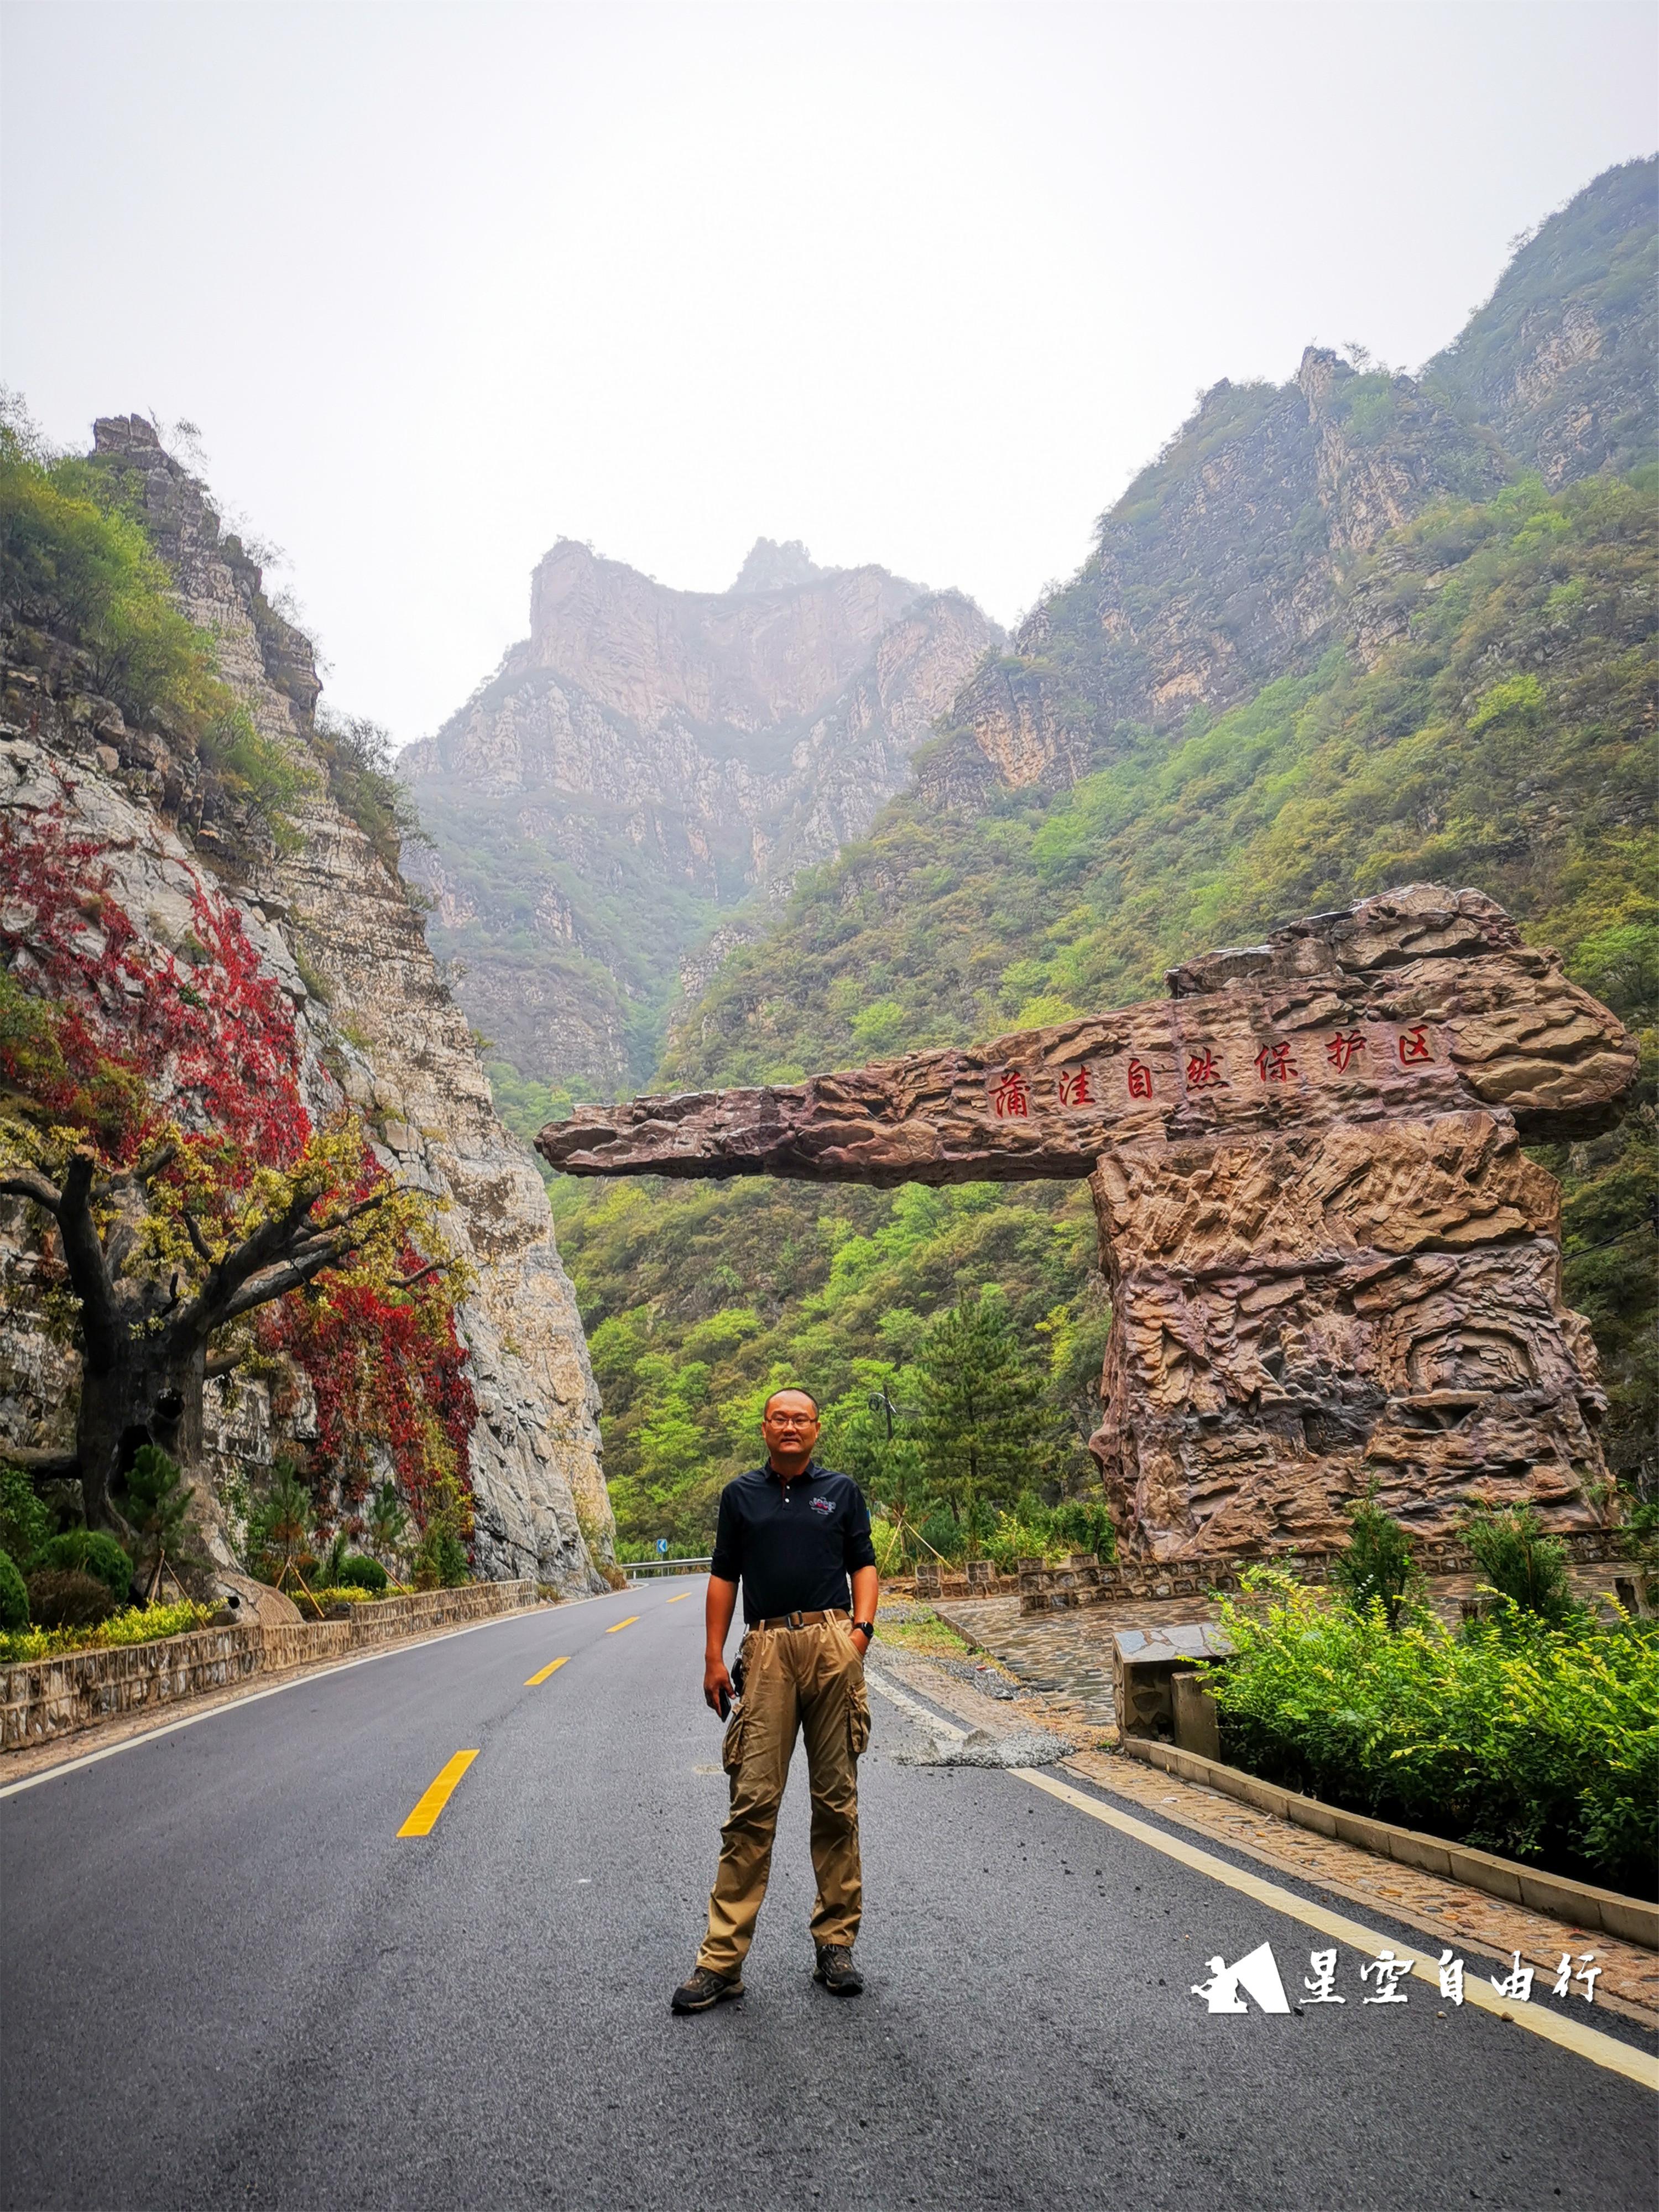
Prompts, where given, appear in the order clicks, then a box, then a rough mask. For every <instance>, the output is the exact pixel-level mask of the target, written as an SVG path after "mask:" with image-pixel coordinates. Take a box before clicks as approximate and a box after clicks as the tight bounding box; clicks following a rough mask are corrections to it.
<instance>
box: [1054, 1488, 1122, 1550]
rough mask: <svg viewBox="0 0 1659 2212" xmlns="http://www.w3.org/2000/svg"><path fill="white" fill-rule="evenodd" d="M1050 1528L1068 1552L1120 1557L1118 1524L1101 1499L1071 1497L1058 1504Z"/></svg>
mask: <svg viewBox="0 0 1659 2212" xmlns="http://www.w3.org/2000/svg"><path fill="white" fill-rule="evenodd" d="M1048 1525H1049V1528H1050V1530H1051V1532H1052V1533H1053V1534H1054V1536H1055V1537H1056V1538H1057V1539H1058V1540H1059V1541H1060V1542H1062V1543H1063V1544H1064V1545H1065V1546H1066V1549H1067V1550H1068V1551H1073V1552H1092V1553H1094V1555H1095V1557H1096V1559H1115V1558H1116V1557H1117V1524H1116V1522H1115V1521H1114V1520H1113V1519H1112V1516H1111V1515H1110V1513H1109V1512H1108V1510H1106V1501H1105V1500H1104V1498H1066V1500H1065V1502H1064V1504H1060V1505H1056V1506H1055V1508H1054V1512H1053V1514H1052V1515H1051V1516H1050V1518H1049V1523H1048Z"/></svg>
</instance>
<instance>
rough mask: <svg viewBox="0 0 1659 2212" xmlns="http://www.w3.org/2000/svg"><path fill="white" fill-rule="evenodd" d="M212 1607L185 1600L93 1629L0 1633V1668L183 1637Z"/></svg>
mask: <svg viewBox="0 0 1659 2212" xmlns="http://www.w3.org/2000/svg"><path fill="white" fill-rule="evenodd" d="M212 1619H213V1607H211V1606H210V1605H198V1604H197V1602H196V1601H195V1600H194V1599H193V1598H185V1599H183V1600H181V1601H180V1602H179V1604H177V1605H131V1606H129V1607H127V1608H126V1610H125V1612H124V1613H114V1614H112V1616H111V1617H110V1619H109V1620H105V1621H100V1623H99V1624H98V1626H96V1627H95V1628H27V1627H25V1628H21V1629H18V1630H17V1631H15V1632H14V1633H12V1634H10V1635H8V1634H5V1633H4V1632H0V1667H15V1666H18V1665H21V1663H22V1662H24V1661H25V1660H28V1659H51V1658H52V1657H54V1656H56V1655H57V1654H58V1652H60V1651H100V1650H107V1649H108V1648H109V1647H110V1646H111V1645H112V1644H153V1643H155V1642H156V1641H157V1640H158V1639H159V1638H161V1637H164V1636H185V1635H187V1634H188V1633H189V1632H190V1631H191V1630H192V1629H196V1628H205V1627H206V1626H208V1625H209V1623H210V1621H211V1620H212Z"/></svg>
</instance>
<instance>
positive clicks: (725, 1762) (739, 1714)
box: [720, 1705, 748, 1775]
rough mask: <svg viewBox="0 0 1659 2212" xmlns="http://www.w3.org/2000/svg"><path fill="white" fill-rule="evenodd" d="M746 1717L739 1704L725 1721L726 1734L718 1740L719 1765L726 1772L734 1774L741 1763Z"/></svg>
mask: <svg viewBox="0 0 1659 2212" xmlns="http://www.w3.org/2000/svg"><path fill="white" fill-rule="evenodd" d="M747 1717H748V1716H747V1715H746V1714H745V1713H744V1710H743V1707H742V1706H741V1705H739V1706H738V1709H737V1711H735V1712H734V1713H733V1714H732V1717H731V1719H730V1720H729V1721H727V1723H726V1734H725V1735H724V1737H723V1738H722V1739H721V1741H720V1765H722V1766H723V1767H724V1768H725V1769H726V1772H727V1773H728V1774H733V1775H734V1774H736V1772H737V1771H738V1768H739V1767H740V1766H741V1765H743V1730H744V1721H745V1720H746V1719H747Z"/></svg>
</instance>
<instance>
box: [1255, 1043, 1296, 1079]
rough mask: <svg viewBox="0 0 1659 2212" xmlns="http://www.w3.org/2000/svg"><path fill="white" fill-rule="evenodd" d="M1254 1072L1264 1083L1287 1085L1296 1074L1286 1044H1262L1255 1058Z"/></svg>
mask: <svg viewBox="0 0 1659 2212" xmlns="http://www.w3.org/2000/svg"><path fill="white" fill-rule="evenodd" d="M1255 1072H1256V1073H1257V1074H1258V1075H1259V1076H1260V1077H1261V1080H1262V1081H1263V1082H1264V1083H1288V1082H1289V1081H1290V1080H1291V1077H1292V1076H1293V1075H1295V1073H1297V1066H1296V1062H1295V1061H1294V1060H1292V1059H1291V1048H1290V1047H1289V1045H1287V1044H1264V1045H1263V1046H1262V1048H1261V1051H1260V1052H1259V1053H1257V1054H1256V1056H1255Z"/></svg>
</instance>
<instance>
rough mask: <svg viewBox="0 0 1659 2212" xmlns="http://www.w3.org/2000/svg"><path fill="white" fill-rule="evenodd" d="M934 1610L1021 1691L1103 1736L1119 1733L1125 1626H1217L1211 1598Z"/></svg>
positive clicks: (1004, 1600)
mask: <svg viewBox="0 0 1659 2212" xmlns="http://www.w3.org/2000/svg"><path fill="white" fill-rule="evenodd" d="M934 1610H935V1611H936V1612H937V1613H939V1617H940V1619H941V1620H948V1621H949V1622H950V1624H951V1627H952V1628H954V1629H955V1630H957V1632H958V1634H960V1635H963V1636H965V1637H966V1638H968V1641H969V1643H970V1644H976V1645H978V1646H979V1647H980V1648H981V1649H982V1650H986V1651H988V1652H990V1653H991V1654H992V1655H993V1656H994V1657H996V1658H998V1659H1000V1661H1001V1662H1002V1664H1003V1665H1004V1666H1005V1667H1006V1668H1007V1669H1008V1672H1009V1673H1010V1674H1012V1676H1013V1677H1014V1679H1015V1680H1016V1681H1017V1682H1018V1684H1019V1685H1020V1686H1021V1688H1022V1689H1026V1690H1031V1691H1035V1692H1040V1693H1042V1694H1043V1695H1044V1696H1045V1697H1048V1698H1054V1699H1058V1700H1059V1701H1060V1703H1061V1704H1062V1705H1064V1706H1065V1707H1066V1709H1067V1711H1074V1712H1075V1713H1076V1715H1077V1716H1078V1717H1079V1719H1081V1720H1083V1721H1084V1722H1085V1723H1087V1724H1088V1725H1089V1726H1090V1727H1091V1728H1093V1729H1097V1730H1104V1729H1112V1728H1115V1726H1116V1724H1117V1712H1116V1708H1115V1704H1114V1701H1113V1697H1112V1638H1113V1637H1114V1635H1115V1633H1116V1632H1117V1631H1118V1630H1119V1629H1122V1628H1168V1627H1173V1626H1184V1625H1185V1624H1186V1623H1188V1622H1189V1621H1196V1620H1216V1619H1217V1618H1218V1613H1219V1608H1218V1607H1216V1606H1214V1605H1212V1603H1211V1602H1210V1601H1208V1600H1207V1599H1206V1598H1201V1597H1193V1598H1133V1597H1126V1598H1119V1599H1115V1600H1114V1601H1113V1602H1112V1603H1111V1604H1109V1605H1092V1606H1085V1607H1079V1608H1078V1609H1077V1610H1075V1611H1069V1610H1068V1611H1066V1612H1065V1613H1021V1611H1020V1609H1019V1600H1018V1598H1017V1597H993V1598H975V1599H967V1598H946V1599H945V1600H944V1601H942V1602H941V1603H940V1604H939V1605H938V1606H937V1607H935V1608H934Z"/></svg>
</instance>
